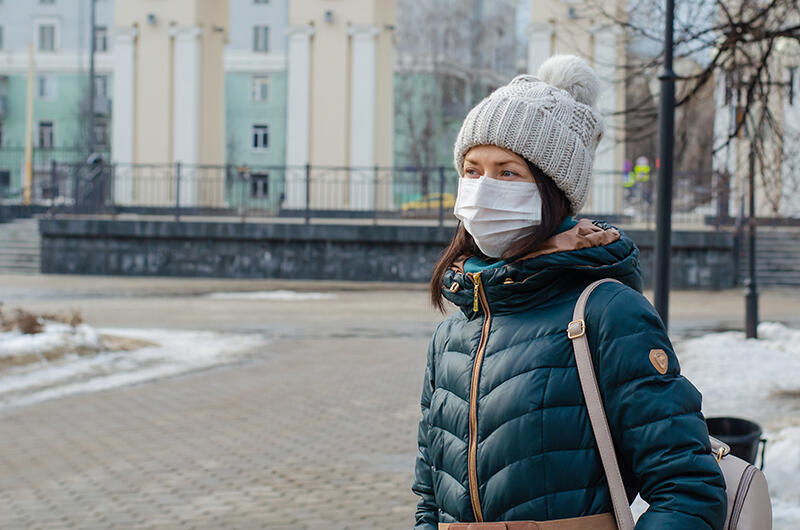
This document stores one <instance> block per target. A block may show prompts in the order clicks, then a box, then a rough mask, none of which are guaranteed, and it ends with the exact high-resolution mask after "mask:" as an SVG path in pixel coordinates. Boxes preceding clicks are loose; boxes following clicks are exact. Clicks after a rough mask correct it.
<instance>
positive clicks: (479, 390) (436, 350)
mask: <svg viewBox="0 0 800 530" xmlns="http://www.w3.org/2000/svg"><path fill="white" fill-rule="evenodd" d="M556 238H557V239H556ZM550 242H551V244H549V245H545V247H544V248H545V250H544V251H543V252H542V253H541V254H540V255H537V256H534V257H530V258H526V259H524V260H519V261H516V262H514V263H511V264H507V265H503V266H500V267H496V268H489V269H485V270H483V271H481V272H480V274H479V275H478V274H468V273H464V272H463V269H462V268H460V267H459V266H458V265H455V266H454V267H453V269H451V270H450V271H448V272H447V274H446V275H445V280H444V286H443V293H444V294H445V296H446V297H447V299H448V300H450V301H451V302H453V303H454V304H456V305H457V306H459V307H460V308H461V312H460V313H456V314H455V315H453V316H452V317H450V318H448V319H447V320H445V321H444V322H442V323H441V324H440V325H439V327H438V328H437V329H436V332H435V333H434V335H433V338H432V340H431V343H430V347H429V349H428V360H427V366H426V370H425V379H424V383H423V389H422V420H421V421H420V423H419V452H418V455H417V462H416V469H415V479H414V484H413V487H412V489H413V491H414V492H415V493H416V494H417V495H419V496H420V501H419V504H418V507H417V513H416V528H425V529H434V528H436V525H437V523H438V522H456V521H462V522H467V521H476V520H477V521H504V520H506V521H509V520H550V519H562V518H568V517H579V516H585V515H593V514H599V513H603V512H610V511H612V507H611V499H610V495H609V491H608V486H607V483H606V480H605V475H604V473H603V467H602V464H601V462H600V456H599V453H598V452H597V449H596V444H595V440H594V437H593V434H592V429H591V425H590V423H589V417H588V413H587V410H586V406H585V403H584V399H583V394H582V392H581V387H580V383H579V381H578V373H577V369H576V367H575V360H574V357H573V351H572V344H571V342H570V340H569V339H568V337H567V333H566V328H567V324H568V323H569V322H570V321H571V320H572V311H573V309H574V307H575V302H576V300H577V298H578V296H579V294H580V293H581V291H582V290H583V289H584V288H585V287H586V286H587V285H588V284H589V283H591V282H592V281H594V280H597V279H600V278H616V279H618V280H620V281H622V282H623V283H625V284H626V285H619V284H613V283H612V284H603V285H602V286H600V287H599V288H598V289H597V290H596V291H595V292H594V294H593V295H592V297H591V298H590V300H589V304H588V307H587V313H586V325H587V329H588V331H587V334H588V338H589V344H590V347H591V350H592V355H593V360H594V363H595V369H596V372H597V377H598V381H599V385H600V391H601V394H602V396H603V400H604V403H605V408H606V412H607V415H608V421H609V425H610V427H611V432H612V434H613V438H614V444H615V446H616V451H617V457H618V459H619V462H620V467H621V470H622V476H623V481H624V483H625V486H626V489H627V492H628V497H629V500H631V501H632V500H633V498H634V497H635V496H636V494H637V493H640V494H641V496H642V498H643V499H644V500H646V501H647V502H649V503H650V508H649V510H648V511H647V512H646V513H645V514H644V515H643V516H642V517H641V518H640V519H639V521H638V523H637V528H639V529H645V528H653V529H655V528H658V529H661V530H663V529H672V528H674V529H682V530H688V529H695V528H697V529H701V528H702V529H709V528H711V529H716V528H721V527H722V525H723V523H724V519H725V511H726V497H725V490H724V480H723V478H722V474H721V472H720V469H719V467H718V465H717V463H716V461H715V459H714V457H713V456H712V455H711V447H710V445H709V441H708V431H707V429H706V425H705V421H704V419H703V416H702V414H701V413H700V403H701V396H700V393H699V392H698V391H697V389H695V387H694V386H692V384H691V383H690V382H689V381H688V380H686V379H685V378H683V377H682V376H681V375H680V368H679V366H678V360H677V358H676V357H675V353H674V352H673V350H672V345H671V344H670V341H669V338H668V337H667V333H666V331H665V329H664V326H663V324H662V322H661V320H660V318H659V317H658V314H657V313H656V312H655V310H654V309H653V307H652V306H651V305H650V303H649V302H648V301H647V299H645V298H644V297H643V296H642V295H641V293H640V291H641V287H642V284H641V276H640V270H639V261H638V253H639V252H638V249H637V248H636V246H635V244H634V243H633V241H631V240H630V239H629V238H628V237H626V236H625V235H624V234H620V233H619V232H617V231H616V230H615V229H613V228H611V227H609V226H608V225H605V224H602V223H594V224H592V223H590V222H588V221H581V222H580V223H579V224H578V225H577V226H574V227H573V228H572V229H570V230H568V231H567V232H563V233H561V234H558V235H557V236H555V238H554V239H551V240H550ZM654 349H660V350H663V351H664V352H666V354H667V358H668V366H667V369H666V373H664V374H662V373H660V372H661V371H660V370H658V369H657V366H656V364H654V362H652V361H651V360H650V352H651V350H654Z"/></svg>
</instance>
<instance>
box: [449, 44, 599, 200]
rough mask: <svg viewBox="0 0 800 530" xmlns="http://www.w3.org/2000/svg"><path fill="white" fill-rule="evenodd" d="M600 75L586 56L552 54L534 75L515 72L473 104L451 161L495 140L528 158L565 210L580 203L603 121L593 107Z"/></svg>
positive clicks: (586, 189)
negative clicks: (560, 195) (558, 194)
mask: <svg viewBox="0 0 800 530" xmlns="http://www.w3.org/2000/svg"><path fill="white" fill-rule="evenodd" d="M599 87H600V81H599V79H598V78H597V75H596V74H595V73H594V71H593V70H592V68H591V67H590V66H589V65H588V64H586V61H584V60H583V59H581V58H580V57H577V56H575V55H555V56H553V57H551V58H549V59H548V60H547V61H545V62H544V64H542V66H541V67H540V68H539V72H538V73H537V74H536V77H534V76H531V75H519V76H517V77H515V78H514V79H512V80H511V82H510V83H509V84H507V85H505V86H502V87H500V88H498V89H497V90H495V91H494V92H492V93H491V94H490V95H489V96H487V97H486V98H484V100H483V101H481V102H480V103H478V104H477V105H476V106H475V108H473V109H472V110H471V111H470V112H469V114H467V117H466V118H465V119H464V123H463V124H462V125H461V130H460V131H459V133H458V138H457V139H456V143H455V148H454V158H455V166H456V170H457V171H458V174H459V176H462V177H463V176H464V175H463V171H464V156H465V155H466V153H467V151H469V150H470V149H471V148H472V147H474V146H476V145H484V144H489V145H496V146H498V147H504V148H506V149H509V150H511V151H513V152H515V153H517V154H518V155H520V156H521V157H523V158H525V159H527V160H529V161H530V162H532V163H533V164H534V165H536V166H537V167H538V168H539V169H541V170H542V171H543V172H544V173H545V174H546V175H548V176H549V177H550V178H551V179H553V182H555V184H556V186H558V188H559V189H560V190H561V191H563V192H564V194H565V195H566V197H567V200H569V203H570V207H571V213H572V214H576V213H578V211H580V209H581V208H583V205H584V204H585V203H586V197H587V195H588V194H589V179H590V177H591V174H592V164H593V163H594V152H595V150H596V149H597V144H598V143H599V142H600V138H601V137H602V135H603V122H602V118H601V116H600V114H599V112H598V111H597V110H596V109H595V108H594V104H595V101H596V100H597V93H598V91H599Z"/></svg>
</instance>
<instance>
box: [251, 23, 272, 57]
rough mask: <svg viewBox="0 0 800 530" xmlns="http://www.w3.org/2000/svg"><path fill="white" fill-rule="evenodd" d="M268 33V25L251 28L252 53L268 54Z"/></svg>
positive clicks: (257, 25)
mask: <svg viewBox="0 0 800 530" xmlns="http://www.w3.org/2000/svg"><path fill="white" fill-rule="evenodd" d="M262 30H263V31H262ZM270 33H271V32H270V30H269V25H267V24H256V25H254V26H253V53H269V50H270V42H269V38H270Z"/></svg>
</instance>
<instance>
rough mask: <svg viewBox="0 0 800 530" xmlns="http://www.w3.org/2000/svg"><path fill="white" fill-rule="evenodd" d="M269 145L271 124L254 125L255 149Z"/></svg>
mask: <svg viewBox="0 0 800 530" xmlns="http://www.w3.org/2000/svg"><path fill="white" fill-rule="evenodd" d="M268 147H269V125H253V149H257V150H262V149H266V148H268Z"/></svg>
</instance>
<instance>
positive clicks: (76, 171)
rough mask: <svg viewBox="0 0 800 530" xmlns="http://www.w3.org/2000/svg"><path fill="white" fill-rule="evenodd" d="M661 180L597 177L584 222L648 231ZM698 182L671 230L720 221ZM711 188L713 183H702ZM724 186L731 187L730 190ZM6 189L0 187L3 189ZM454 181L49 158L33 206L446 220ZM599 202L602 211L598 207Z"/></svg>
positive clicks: (412, 172) (425, 175)
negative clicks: (588, 219)
mask: <svg viewBox="0 0 800 530" xmlns="http://www.w3.org/2000/svg"><path fill="white" fill-rule="evenodd" d="M656 179H657V175H652V177H649V178H647V179H646V180H645V179H639V180H633V181H632V180H631V179H629V178H627V175H623V174H621V173H603V172H597V173H596V174H595V182H594V183H593V187H592V195H593V197H591V198H590V199H591V200H590V203H589V205H588V206H587V208H585V211H586V213H585V214H582V215H586V216H592V215H594V216H597V217H602V218H606V219H609V220H611V221H614V222H622V223H628V224H640V225H641V224H644V225H646V226H648V225H649V226H652V225H653V224H654V216H655V205H654V198H655V193H654V190H655V183H654V181H655V180H656ZM702 180H703V179H699V178H698V175H689V174H687V175H677V176H676V194H675V197H676V199H675V209H674V220H675V223H677V224H705V223H708V222H712V223H715V224H718V223H720V222H722V221H723V220H724V219H725V218H726V217H727V215H726V214H727V209H728V202H727V201H728V199H727V195H726V194H723V193H719V192H717V189H716V188H718V186H719V181H718V179H717V180H716V181H715V182H716V184H715V185H714V186H712V185H702V184H698V181H700V182H702ZM705 180H708V181H711V180H712V179H710V178H709V179H705ZM726 185H727V184H726ZM0 187H2V183H0ZM457 188H458V174H457V173H456V171H455V170H454V169H453V168H452V167H446V166H441V167H430V168H400V167H330V166H310V165H306V166H266V165H265V166H244V165H233V164H229V165H197V164H181V163H175V164H107V163H103V162H102V161H100V162H98V163H94V164H91V163H87V162H75V161H66V162H64V161H57V160H55V159H51V160H50V161H49V164H48V165H47V167H46V171H45V170H43V168H42V165H41V164H39V165H37V171H35V173H34V178H33V187H32V189H31V190H30V192H31V193H30V197H31V203H33V204H37V205H40V206H45V207H46V208H47V213H48V214H50V215H58V214H92V215H113V216H117V215H124V214H138V215H158V216H164V215H168V216H174V217H175V218H176V219H180V218H181V217H182V216H234V217H240V218H242V219H245V218H248V217H259V218H263V217H283V218H299V219H305V221H306V222H310V221H311V219H314V218H326V219H331V218H336V219H342V218H351V219H374V220H375V221H376V222H377V221H378V220H381V219H407V220H420V221H423V220H424V221H426V222H428V223H430V222H434V223H438V224H444V222H445V221H448V220H452V219H453V215H452V210H453V206H454V205H455V197H456V192H457ZM0 191H1V190H0ZM25 191H26V190H25V188H24V187H17V188H12V189H10V188H9V187H8V186H7V187H6V188H5V193H2V194H0V197H1V198H2V200H3V203H4V204H20V203H21V202H22V201H23V199H24V197H25ZM598 205H599V206H598Z"/></svg>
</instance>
